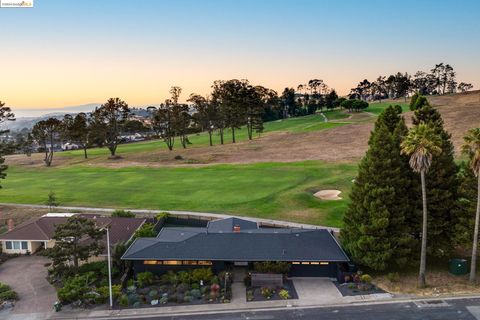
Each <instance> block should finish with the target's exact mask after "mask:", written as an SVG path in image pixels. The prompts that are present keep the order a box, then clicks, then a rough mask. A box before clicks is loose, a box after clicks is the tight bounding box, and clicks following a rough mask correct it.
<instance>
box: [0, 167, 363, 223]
mask: <svg viewBox="0 0 480 320" xmlns="http://www.w3.org/2000/svg"><path fill="white" fill-rule="evenodd" d="M356 169H357V165H356V164H338V163H337V164H331V163H324V162H319V161H306V162H297V163H256V164H248V165H214V166H208V167H195V168H185V167H179V168H173V167H165V168H148V167H127V168H121V169H110V168H102V167H90V166H88V167H87V166H79V165H72V166H68V167H59V168H35V169H27V168H24V167H16V166H10V168H9V170H8V177H7V179H6V180H5V181H2V187H3V188H2V190H1V192H0V202H13V203H31V204H43V203H44V202H45V200H46V199H47V195H48V193H49V192H50V190H52V191H54V192H55V193H56V194H57V198H58V200H59V202H60V203H61V205H78V206H92V207H94V206H98V207H115V208H144V209H166V210H192V211H206V212H219V213H232V214H239V215H244V216H251V217H261V218H271V219H279V220H290V221H297V222H304V223H311V224H319V225H320V224H321V225H328V226H335V227H340V226H341V224H342V222H341V221H342V215H343V213H344V211H345V209H346V206H347V200H337V201H324V200H320V199H317V198H315V197H314V196H313V195H312V194H313V192H316V191H318V190H320V189H327V188H328V189H339V190H341V191H343V193H342V195H341V196H342V197H343V198H344V199H347V195H348V192H349V190H350V187H351V180H352V178H354V176H355V175H356Z"/></svg>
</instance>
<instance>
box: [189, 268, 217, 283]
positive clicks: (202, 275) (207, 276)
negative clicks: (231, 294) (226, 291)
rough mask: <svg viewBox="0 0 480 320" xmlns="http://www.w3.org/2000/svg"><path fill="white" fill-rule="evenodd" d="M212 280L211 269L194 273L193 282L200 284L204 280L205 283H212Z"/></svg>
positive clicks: (194, 271)
mask: <svg viewBox="0 0 480 320" xmlns="http://www.w3.org/2000/svg"><path fill="white" fill-rule="evenodd" d="M212 278H213V272H212V269H210V268H200V269H194V270H193V271H192V280H193V282H196V283H200V280H203V282H204V283H210V282H211V281H212Z"/></svg>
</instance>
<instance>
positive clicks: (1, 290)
mask: <svg viewBox="0 0 480 320" xmlns="http://www.w3.org/2000/svg"><path fill="white" fill-rule="evenodd" d="M17 299H18V296H17V293H16V292H15V291H13V290H12V288H10V286H8V285H6V284H3V283H1V282H0V310H3V309H8V308H11V307H13V306H14V305H15V301H16V300H17Z"/></svg>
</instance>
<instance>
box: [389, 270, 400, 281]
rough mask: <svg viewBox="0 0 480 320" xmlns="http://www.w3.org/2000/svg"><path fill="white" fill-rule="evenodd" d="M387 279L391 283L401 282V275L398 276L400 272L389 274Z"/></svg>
mask: <svg viewBox="0 0 480 320" xmlns="http://www.w3.org/2000/svg"><path fill="white" fill-rule="evenodd" d="M387 279H388V280H389V281H390V282H398V281H400V274H398V272H390V273H389V274H387Z"/></svg>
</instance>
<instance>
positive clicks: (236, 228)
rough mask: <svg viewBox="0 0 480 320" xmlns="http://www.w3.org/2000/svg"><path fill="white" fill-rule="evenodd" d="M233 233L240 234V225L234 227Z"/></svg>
mask: <svg viewBox="0 0 480 320" xmlns="http://www.w3.org/2000/svg"><path fill="white" fill-rule="evenodd" d="M233 232H240V226H239V225H238V224H237V225H234V226H233Z"/></svg>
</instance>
